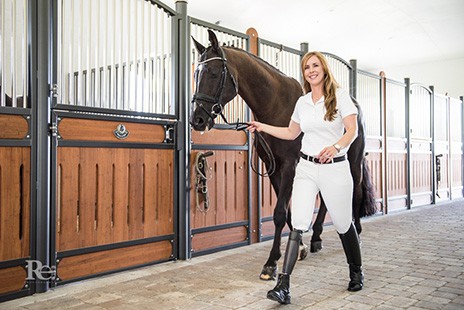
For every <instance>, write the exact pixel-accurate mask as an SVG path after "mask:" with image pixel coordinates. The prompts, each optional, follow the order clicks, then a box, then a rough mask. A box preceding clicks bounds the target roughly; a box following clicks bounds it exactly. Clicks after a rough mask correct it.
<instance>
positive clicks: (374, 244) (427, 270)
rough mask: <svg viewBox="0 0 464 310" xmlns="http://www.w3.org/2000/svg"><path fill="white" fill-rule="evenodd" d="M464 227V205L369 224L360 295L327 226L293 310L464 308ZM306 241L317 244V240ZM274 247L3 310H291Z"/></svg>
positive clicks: (164, 267) (295, 284) (125, 277)
mask: <svg viewBox="0 0 464 310" xmlns="http://www.w3.org/2000/svg"><path fill="white" fill-rule="evenodd" d="M462 222H464V200H459V201H455V202H453V203H444V204H441V205H440V206H425V207H418V208H414V209H413V210H410V211H404V212H398V213H394V214H391V215H386V216H377V217H371V218H368V219H363V233H362V236H361V238H362V253H363V262H364V266H363V267H364V272H365V287H364V289H363V290H361V291H359V292H355V293H352V292H348V291H347V290H346V287H347V284H348V280H349V279H348V266H347V264H346V258H345V256H344V253H343V250H342V246H341V244H340V240H339V238H338V235H337V234H336V232H335V230H334V228H333V227H332V226H327V227H325V228H324V234H323V235H322V238H323V242H324V248H323V250H322V251H321V252H319V253H317V254H310V255H309V257H308V258H307V259H306V260H304V261H299V262H298V263H297V265H296V267H295V270H294V272H293V274H292V276H291V295H292V304H290V305H287V306H285V310H294V309H298V310H300V309H318V310H319V309H337V310H340V309H343V310H347V309H356V310H364V309H366V310H367V309H380V310H391V309H408V310H421V309H422V310H424V309H449V310H457V309H459V310H462V309H464V236H463V234H462V232H463V230H462ZM445 231H446V234H445V233H443V232H445ZM303 239H304V241H305V242H306V243H309V240H310V234H305V235H304V238H303ZM283 241H284V243H283V245H282V252H284V251H285V242H286V241H287V237H285V238H283ZM270 248H271V241H266V242H262V243H258V244H253V245H251V246H245V247H241V248H235V249H231V250H227V251H222V252H218V253H214V254H210V255H204V256H200V257H195V258H193V259H191V260H188V261H176V262H168V263H163V264H158V265H153V266H148V267H144V268H140V269H137V270H131V271H127V272H120V273H117V274H113V275H106V276H103V277H100V278H95V279H90V280H85V281H80V282H76V283H71V284H68V285H63V286H59V287H57V288H55V289H53V290H50V291H48V292H46V293H42V294H36V295H33V296H28V297H24V298H21V299H17V300H12V301H8V302H4V303H0V309H2V310H3V309H8V310H26V309H28V310H34V309H69V308H72V309H86V310H87V309H90V310H103V309H124V310H131V309H154V308H156V309H159V310H165V309H189V310H203V309H214V310H216V309H226V310H227V309H241V310H242V309H243V310H245V309H260V310H261V309H283V308H282V307H281V305H279V304H278V303H276V302H273V301H271V300H268V299H267V298H266V293H267V291H268V290H270V289H272V288H273V287H274V286H275V281H270V282H267V281H260V280H259V278H258V276H259V272H260V271H261V268H262V265H263V263H264V262H265V261H266V259H267V257H268V254H269V250H270ZM282 261H283V259H281V261H279V265H278V266H279V270H281V267H282Z"/></svg>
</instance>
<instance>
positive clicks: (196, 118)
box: [195, 117, 205, 126]
mask: <svg viewBox="0 0 464 310" xmlns="http://www.w3.org/2000/svg"><path fill="white" fill-rule="evenodd" d="M204 122H205V121H204V120H203V118H202V117H195V125H198V126H201V125H203V124H204Z"/></svg>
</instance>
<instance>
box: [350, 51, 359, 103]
mask: <svg viewBox="0 0 464 310" xmlns="http://www.w3.org/2000/svg"><path fill="white" fill-rule="evenodd" d="M350 66H351V70H350V71H349V85H350V89H349V92H350V95H351V96H353V97H354V98H358V97H357V96H358V62H357V60H356V59H351V60H350Z"/></svg>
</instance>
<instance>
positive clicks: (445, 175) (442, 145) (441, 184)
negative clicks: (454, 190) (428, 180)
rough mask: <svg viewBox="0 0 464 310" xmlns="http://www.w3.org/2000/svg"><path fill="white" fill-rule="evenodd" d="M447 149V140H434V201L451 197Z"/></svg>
mask: <svg viewBox="0 0 464 310" xmlns="http://www.w3.org/2000/svg"><path fill="white" fill-rule="evenodd" d="M449 156H450V154H449V151H448V142H447V141H435V160H436V161H437V159H438V161H437V163H438V162H439V163H440V165H439V168H437V167H438V164H436V181H435V184H434V186H435V188H436V197H435V201H436V202H439V201H447V200H449V199H450V198H451V191H450V175H449V168H450V166H449Z"/></svg>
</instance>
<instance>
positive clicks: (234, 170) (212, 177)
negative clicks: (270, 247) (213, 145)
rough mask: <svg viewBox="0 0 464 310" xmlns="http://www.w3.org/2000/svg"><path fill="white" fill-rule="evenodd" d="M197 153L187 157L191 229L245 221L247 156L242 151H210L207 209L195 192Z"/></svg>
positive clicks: (201, 197)
mask: <svg viewBox="0 0 464 310" xmlns="http://www.w3.org/2000/svg"><path fill="white" fill-rule="evenodd" d="M198 152H208V151H207V150H205V151H203V150H201V151H193V152H192V154H191V162H192V167H191V174H192V180H191V184H192V186H191V190H190V197H192V198H191V205H190V207H191V208H190V210H191V214H190V215H191V223H192V229H196V228H202V227H210V226H216V225H223V224H227V223H234V222H239V221H245V220H247V219H248V172H247V171H248V154H247V152H246V151H228V150H214V151H213V152H214V155H212V156H209V157H207V158H206V160H207V166H208V168H207V169H208V171H207V173H206V174H207V175H206V176H207V178H208V180H207V190H208V197H209V208H208V209H207V210H205V208H204V201H203V195H202V194H200V193H197V192H196V190H195V184H196V167H195V161H196V156H197V154H198Z"/></svg>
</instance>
